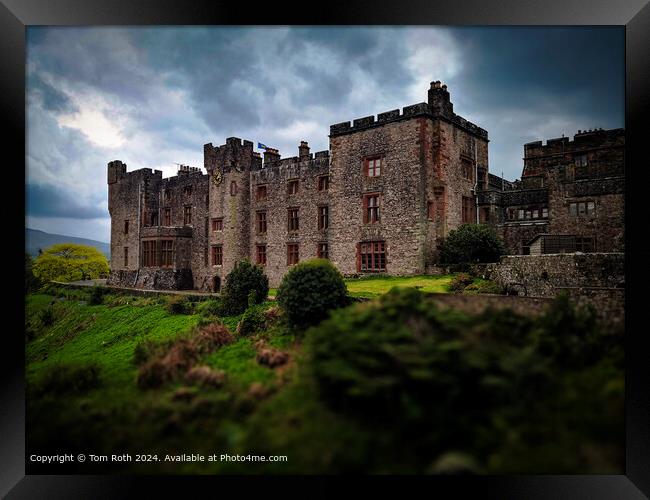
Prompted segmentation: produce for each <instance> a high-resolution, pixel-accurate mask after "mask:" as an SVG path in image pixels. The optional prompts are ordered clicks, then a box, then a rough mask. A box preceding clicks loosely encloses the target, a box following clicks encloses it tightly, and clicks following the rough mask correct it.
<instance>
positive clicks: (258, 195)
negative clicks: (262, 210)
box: [255, 185, 266, 201]
mask: <svg viewBox="0 0 650 500" xmlns="http://www.w3.org/2000/svg"><path fill="white" fill-rule="evenodd" d="M255 199H256V200H257V201H263V200H266V185H264V186H257V191H256V192H255Z"/></svg>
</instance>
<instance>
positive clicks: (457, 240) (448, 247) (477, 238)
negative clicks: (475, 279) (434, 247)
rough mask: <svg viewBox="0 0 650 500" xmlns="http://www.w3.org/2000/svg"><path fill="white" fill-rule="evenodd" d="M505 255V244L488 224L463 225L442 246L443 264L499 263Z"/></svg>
mask: <svg viewBox="0 0 650 500" xmlns="http://www.w3.org/2000/svg"><path fill="white" fill-rule="evenodd" d="M504 253H505V248H504V246H503V242H502V241H501V239H500V238H499V236H498V235H497V233H496V231H495V230H494V229H493V228H492V227H491V226H488V225H486V224H463V225H462V226H460V227H459V228H458V229H454V230H452V231H450V232H449V236H447V238H445V240H444V241H443V242H442V243H441V244H440V262H441V263H442V264H467V263H476V262H497V261H498V260H499V257H501V256H502V255H503V254H504Z"/></svg>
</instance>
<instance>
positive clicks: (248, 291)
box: [221, 260, 269, 316]
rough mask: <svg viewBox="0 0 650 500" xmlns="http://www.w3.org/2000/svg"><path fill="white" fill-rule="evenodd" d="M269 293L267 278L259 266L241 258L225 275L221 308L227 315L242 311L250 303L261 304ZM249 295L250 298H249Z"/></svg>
mask: <svg viewBox="0 0 650 500" xmlns="http://www.w3.org/2000/svg"><path fill="white" fill-rule="evenodd" d="M268 295H269V279H268V278H267V277H266V275H265V274H264V270H263V269H262V267H261V266H258V265H254V264H251V263H250V261H248V260H242V261H239V262H237V263H236V264H235V267H234V269H233V270H232V271H231V272H230V274H228V276H226V284H225V285H224V288H223V292H222V297H221V301H222V309H223V313H224V314H227V315H233V316H234V315H237V314H241V313H243V312H244V311H245V310H246V308H247V307H248V306H249V303H252V304H261V303H262V302H264V301H265V300H266V298H267V297H268ZM249 296H250V300H249Z"/></svg>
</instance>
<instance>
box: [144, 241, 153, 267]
mask: <svg viewBox="0 0 650 500" xmlns="http://www.w3.org/2000/svg"><path fill="white" fill-rule="evenodd" d="M155 265H156V242H155V241H154V240H147V241H143V242H142V267H154V266H155Z"/></svg>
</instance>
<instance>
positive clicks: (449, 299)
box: [430, 293, 553, 316]
mask: <svg viewBox="0 0 650 500" xmlns="http://www.w3.org/2000/svg"><path fill="white" fill-rule="evenodd" d="M430 297H432V298H433V300H434V301H435V303H436V304H437V305H438V306H440V307H441V308H451V309H458V310H460V311H463V312H466V313H468V314H480V313H482V312H483V311H485V310H486V309H495V310H503V309H509V310H511V311H513V312H515V313H518V314H521V315H525V316H531V315H532V316H538V315H540V314H542V313H543V312H544V311H545V310H546V308H547V307H548V306H549V305H550V304H551V302H553V299H551V298H547V297H519V296H516V295H487V294H481V295H462V294H443V293H435V294H431V295H430Z"/></svg>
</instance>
